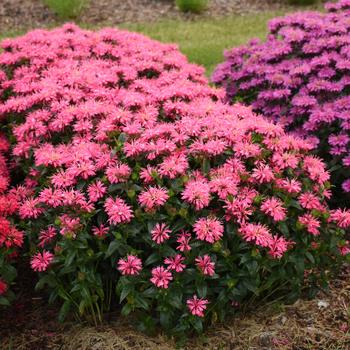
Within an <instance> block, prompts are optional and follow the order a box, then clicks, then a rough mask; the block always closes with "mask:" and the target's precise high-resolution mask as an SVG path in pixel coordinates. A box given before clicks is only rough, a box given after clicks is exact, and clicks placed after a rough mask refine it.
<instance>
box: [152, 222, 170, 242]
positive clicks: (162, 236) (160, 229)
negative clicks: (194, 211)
mask: <svg viewBox="0 0 350 350" xmlns="http://www.w3.org/2000/svg"><path fill="white" fill-rule="evenodd" d="M169 233H171V230H170V229H169V227H168V226H166V225H165V224H156V226H154V228H153V230H152V231H151V235H152V240H153V241H155V242H156V243H157V244H161V243H163V242H164V241H165V240H167V239H169V237H170V236H169Z"/></svg>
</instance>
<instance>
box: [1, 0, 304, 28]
mask: <svg viewBox="0 0 350 350" xmlns="http://www.w3.org/2000/svg"><path fill="white" fill-rule="evenodd" d="M287 3H288V1H287V0H210V5H209V8H208V9H207V10H206V11H205V12H204V13H203V14H201V15H189V14H183V13H181V12H179V11H178V9H177V8H176V6H175V0H90V4H89V6H88V7H87V8H86V9H85V10H84V11H83V13H82V15H81V17H80V18H79V22H81V23H84V24H85V25H111V26H113V25H117V24H119V23H125V22H152V21H158V20H162V19H169V18H171V19H179V18H182V19H198V18H203V17H218V16H227V15H232V14H237V15H242V14H249V13H254V12H259V11H267V10H270V11H275V10H276V11H278V10H281V9H284V10H286V7H288V6H287V5H286V4H287ZM289 9H290V10H293V9H294V10H295V9H298V8H296V7H290V6H289ZM59 23H60V21H59V20H58V19H57V17H56V16H55V14H54V13H52V12H51V11H50V10H49V9H48V8H47V7H46V6H45V5H44V2H43V0H0V32H2V31H3V32H5V31H12V32H17V31H22V30H25V29H29V28H38V27H44V26H45V27H47V26H53V25H56V24H59Z"/></svg>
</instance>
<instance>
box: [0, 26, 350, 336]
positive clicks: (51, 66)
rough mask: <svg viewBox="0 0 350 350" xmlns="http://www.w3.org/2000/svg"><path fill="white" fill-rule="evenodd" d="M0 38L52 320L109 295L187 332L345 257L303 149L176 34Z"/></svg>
mask: <svg viewBox="0 0 350 350" xmlns="http://www.w3.org/2000/svg"><path fill="white" fill-rule="evenodd" d="M2 48H3V50H4V52H3V53H2V54H1V55H0V65H1V67H2V68H3V69H4V71H6V72H7V80H6V81H5V82H4V83H3V88H4V92H3V100H4V103H3V104H2V105H1V106H0V115H1V116H2V117H4V118H5V117H6V118H7V120H8V122H9V130H11V132H10V135H11V137H12V139H13V140H14V141H13V155H14V157H15V159H16V162H17V163H18V165H19V166H20V167H21V168H22V169H23V170H24V172H25V173H26V174H27V177H26V179H25V181H24V186H22V187H20V188H18V192H20V193H21V194H22V195H24V196H25V198H22V200H21V201H20V210H19V214H20V216H21V218H22V219H23V220H24V222H27V227H26V230H25V231H26V232H27V233H28V239H29V240H30V242H31V244H32V251H33V253H32V259H31V265H32V268H33V269H34V270H35V271H38V273H39V275H40V280H39V282H38V287H44V286H45V287H46V288H47V289H48V290H49V291H50V293H51V294H50V300H56V299H61V300H62V301H63V305H62V308H61V312H60V315H59V316H60V318H61V319H63V318H64V316H65V315H66V314H67V312H69V311H70V310H71V311H73V312H74V313H75V314H76V316H77V317H78V318H87V319H89V320H91V321H93V322H94V323H99V322H101V320H102V317H103V313H104V311H106V310H110V309H111V308H113V307H115V304H116V303H120V304H122V305H123V308H122V314H124V315H128V314H130V313H131V312H133V313H135V315H136V316H138V319H139V321H140V323H139V327H140V329H143V330H152V329H153V328H154V327H155V326H157V325H161V327H162V328H163V329H165V330H166V331H167V332H169V333H171V334H175V335H177V336H181V335H183V334H188V333H189V332H190V331H191V330H195V331H197V332H201V331H202V329H203V327H204V325H205V324H208V323H209V322H210V320H213V321H215V320H217V319H220V320H222V319H224V317H225V316H227V314H231V313H233V312H234V310H235V308H234V307H232V305H237V303H240V302H243V301H246V300H247V299H249V298H250V297H252V296H254V298H263V297H265V298H269V297H272V296H274V297H276V296H279V297H287V298H289V299H290V300H293V299H295V298H296V297H297V296H298V295H299V293H300V292H301V290H302V288H303V287H304V286H305V283H306V280H307V281H309V282H312V283H313V284H317V283H320V282H323V281H325V280H326V279H327V277H329V276H328V274H329V273H331V271H332V270H333V268H336V267H337V265H338V263H339V262H340V261H341V260H342V254H345V253H347V249H348V246H347V242H346V241H344V239H343V234H344V232H343V230H342V228H345V227H347V226H349V224H350V220H349V219H350V218H349V213H348V212H343V211H341V210H339V211H335V212H329V210H328V209H327V205H326V204H325V199H326V198H328V197H329V195H330V193H329V190H328V188H329V183H328V178H329V174H328V173H327V172H326V171H325V170H324V165H323V163H322V162H321V161H320V160H319V159H317V158H316V157H314V156H310V155H308V150H309V149H310V145H309V144H308V143H306V142H304V141H302V140H299V139H296V138H293V137H292V136H288V135H286V134H285V133H284V131H283V130H282V128H281V127H280V126H276V125H273V124H271V123H269V122H267V121H266V120H264V119H263V118H261V117H258V116H256V115H254V114H253V113H252V111H251V110H250V109H249V108H245V107H243V106H240V105H237V106H228V105H225V104H224V103H223V102H222V98H223V96H224V94H223V91H221V90H216V89H213V88H211V87H209V86H208V85H207V80H206V79H205V78H204V76H203V69H202V68H200V67H197V66H195V65H191V64H189V63H188V62H187V60H186V59H185V57H184V56H183V55H182V54H180V53H179V51H178V50H177V48H176V46H171V45H163V44H160V43H158V42H155V41H152V40H150V39H148V38H146V37H144V36H142V35H139V34H134V33H128V32H124V31H118V30H114V29H104V30H101V31H99V32H97V33H94V32H90V31H86V30H81V29H79V28H77V27H76V26H73V25H65V26H64V27H63V28H59V29H55V30H53V31H44V30H36V31H33V32H30V33H28V34H27V35H25V36H24V37H20V38H16V39H11V40H6V41H3V42H2ZM115 290H116V292H117V294H116V296H117V297H118V299H115V296H114V291H115Z"/></svg>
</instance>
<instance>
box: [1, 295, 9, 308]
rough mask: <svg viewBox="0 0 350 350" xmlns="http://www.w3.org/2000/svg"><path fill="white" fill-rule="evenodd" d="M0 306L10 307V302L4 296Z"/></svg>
mask: <svg viewBox="0 0 350 350" xmlns="http://www.w3.org/2000/svg"><path fill="white" fill-rule="evenodd" d="M0 305H2V306H10V302H9V301H8V300H7V298H5V297H4V296H0Z"/></svg>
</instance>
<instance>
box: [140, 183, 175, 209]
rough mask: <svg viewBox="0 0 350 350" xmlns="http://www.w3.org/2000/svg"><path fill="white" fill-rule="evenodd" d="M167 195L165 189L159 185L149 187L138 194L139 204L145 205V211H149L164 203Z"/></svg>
mask: <svg viewBox="0 0 350 350" xmlns="http://www.w3.org/2000/svg"><path fill="white" fill-rule="evenodd" d="M168 198H169V195H168V192H167V190H166V189H164V188H159V187H150V188H149V189H148V190H147V191H144V192H142V193H141V194H140V195H139V202H140V204H141V206H143V207H146V210H147V211H151V210H152V209H155V208H157V207H160V206H162V205H164V203H165V202H166V201H167V200H168Z"/></svg>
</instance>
